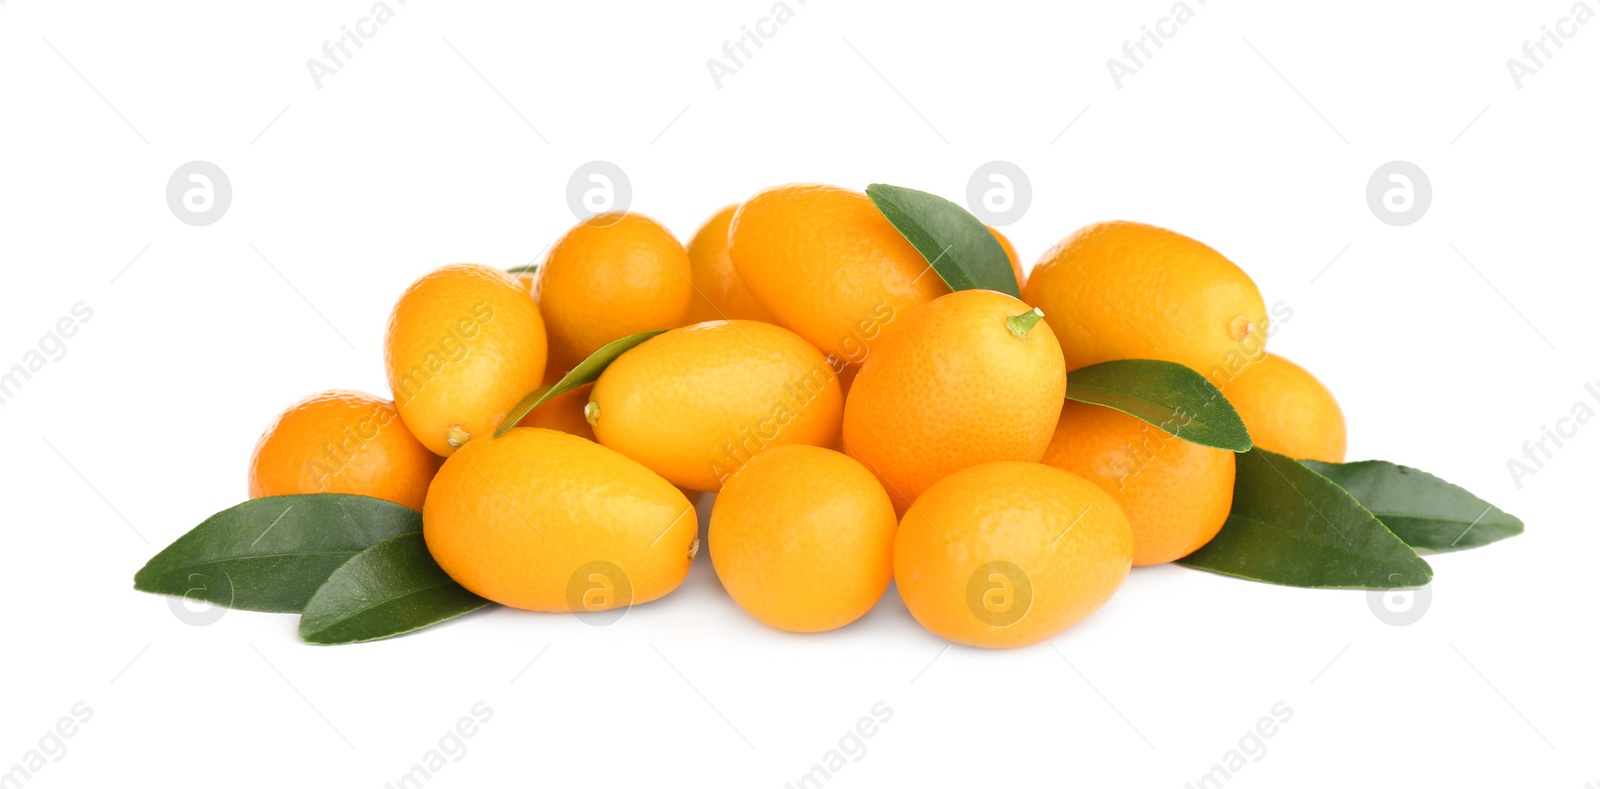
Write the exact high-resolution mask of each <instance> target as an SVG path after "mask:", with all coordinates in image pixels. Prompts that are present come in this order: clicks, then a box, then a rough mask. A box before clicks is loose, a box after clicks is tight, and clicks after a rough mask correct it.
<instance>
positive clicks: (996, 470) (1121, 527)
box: [894, 462, 1133, 647]
mask: <svg viewBox="0 0 1600 789" xmlns="http://www.w3.org/2000/svg"><path fill="white" fill-rule="evenodd" d="M1132 556H1133V535H1132V533H1131V532H1130V531H1129V529H1128V520H1127V518H1125V517H1124V516H1123V514H1122V510H1121V509H1120V508H1118V506H1117V503H1116V502H1115V501H1113V500H1112V499H1111V497H1110V496H1108V495H1106V492H1105V491H1103V490H1101V489H1100V488H1098V487H1096V486H1095V485H1094V484H1093V483H1091V482H1089V481H1088V480H1085V479H1083V478H1082V477H1079V476H1077V475H1074V474H1070V473H1068V472H1065V471H1062V470H1061V469H1058V468H1055V467H1053V466H1045V465H1040V464H1038V463H1010V462H1005V463H985V464H983V465H979V466H973V467H971V468H967V469H962V470H961V471H957V472H956V473H954V474H951V475H950V476H948V477H945V478H944V479H942V480H939V482H938V483H936V484H935V485H934V486H933V487H931V488H928V491H927V492H926V493H924V494H922V496H921V497H919V498H918V499H917V502H916V504H915V506H913V507H912V508H911V511H910V512H908V513H906V515H905V518H904V519H903V520H901V522H900V530H899V532H897V533H896V535H895V540H894V579H895V583H896V584H897V585H898V587H899V590H900V596H901V598H903V599H904V600H905V603H906V608H908V609H910V611H911V615H912V616H913V617H916V620H917V621H918V622H920V623H922V626H923V627H926V628H927V629H928V630H930V631H932V632H933V633H935V634H936V635H938V636H940V637H942V638H946V639H949V640H951V641H955V642H957V643H961V644H967V645H970V646H976V647H1019V646H1025V645H1027V644H1032V643H1036V642H1038V641H1043V640H1044V639H1047V638H1051V637H1053V636H1055V635H1056V634H1058V633H1060V632H1061V631H1063V630H1066V629H1067V628H1068V627H1070V626H1071V625H1073V624H1074V623H1076V622H1078V621H1079V620H1081V619H1083V618H1084V617H1086V616H1088V615H1089V614H1091V613H1093V612H1094V610H1095V609H1097V608H1099V607H1100V606H1101V605H1102V604H1104V603H1105V601H1106V600H1108V599H1110V598H1111V594H1112V593H1113V592H1115V591H1116V590H1117V587H1118V586H1120V585H1121V584H1122V580H1123V579H1124V578H1126V577H1127V576H1128V568H1129V564H1130V560H1131V558H1132ZM991 562H1006V563H1009V565H1010V566H1005V565H999V566H996V565H993V564H990V563H991ZM1029 591H1031V599H1027V598H1028V597H1029V595H1028V594H1027V593H1028V592H1029Z"/></svg>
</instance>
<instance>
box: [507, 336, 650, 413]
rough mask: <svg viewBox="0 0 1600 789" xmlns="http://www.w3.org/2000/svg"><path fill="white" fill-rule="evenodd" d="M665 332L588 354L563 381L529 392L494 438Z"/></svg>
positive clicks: (628, 339)
mask: <svg viewBox="0 0 1600 789" xmlns="http://www.w3.org/2000/svg"><path fill="white" fill-rule="evenodd" d="M664 333H666V330H665V329H658V330H656V331H642V332H639V333H638V334H630V335H628V336H626V337H623V338H621V339H616V340H612V341H611V342H608V343H606V344H605V345H602V346H600V350H598V351H595V352H594V353H591V354H589V358H587V359H584V360H583V361H581V362H579V363H578V366H577V367H574V368H572V370H571V371H570V372H568V373H567V374H566V375H563V376H561V380H559V381H556V382H555V383H553V384H551V385H549V386H541V387H539V388H538V389H535V390H533V391H531V392H529V393H528V395H527V396H526V397H524V398H522V399H521V400H518V401H517V404H516V405H514V406H512V407H511V412H510V413H508V414H506V418H505V419H504V420H503V421H501V422H500V427H498V428H495V431H494V437H495V438H499V437H501V436H503V435H505V434H506V431H507V430H510V429H511V428H513V427H516V426H517V423H518V422H521V421H522V418H523V417H525V416H527V415H528V412H529V411H532V410H533V409H535V408H538V407H539V406H541V405H544V404H545V402H547V401H549V400H550V399H551V398H553V397H555V396H557V395H562V394H566V393H567V392H570V391H572V390H573V389H577V388H578V387H580V386H583V385H584V384H592V383H594V382H595V380H596V379H598V378H599V377H600V374H601V373H603V372H605V371H606V368H607V367H610V366H611V363H612V362H614V361H616V360H617V357H618V356H621V355H622V354H624V353H627V352H628V351H630V350H633V348H634V346H636V345H638V344H639V343H642V342H644V341H645V340H648V339H650V338H651V337H654V336H656V335H657V334H664Z"/></svg>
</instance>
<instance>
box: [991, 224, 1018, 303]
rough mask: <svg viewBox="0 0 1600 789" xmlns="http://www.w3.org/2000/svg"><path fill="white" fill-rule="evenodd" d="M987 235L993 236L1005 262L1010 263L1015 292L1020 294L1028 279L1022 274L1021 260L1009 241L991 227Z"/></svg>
mask: <svg viewBox="0 0 1600 789" xmlns="http://www.w3.org/2000/svg"><path fill="white" fill-rule="evenodd" d="M984 227H989V226H988V225H984ZM989 235H991V236H994V240H996V241H998V242H1000V248H1001V249H1003V250H1005V251H1006V260H1008V261H1010V262H1011V276H1013V277H1016V278H1017V291H1018V292H1019V293H1020V292H1021V291H1022V286H1023V285H1026V284H1027V283H1028V277H1027V275H1026V274H1023V273H1022V259H1021V258H1018V257H1017V248H1016V247H1014V246H1011V239H1009V238H1006V237H1005V235H1004V234H1003V233H1001V232H1000V231H998V230H995V229H994V228H992V227H989Z"/></svg>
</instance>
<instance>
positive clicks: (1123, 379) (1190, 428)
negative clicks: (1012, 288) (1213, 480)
mask: <svg viewBox="0 0 1600 789" xmlns="http://www.w3.org/2000/svg"><path fill="white" fill-rule="evenodd" d="M1049 320H1050V318H1049V316H1045V321H1046V322H1048V321H1049ZM1067 399H1068V400H1076V401H1077V402H1080V403H1090V404H1092V405H1103V406H1105V407H1107V408H1111V409H1115V410H1117V411H1121V412H1122V413H1124V414H1127V415H1129V416H1132V417H1135V418H1138V419H1142V420H1144V421H1145V422H1149V423H1150V424H1152V425H1155V426H1156V427H1159V428H1161V429H1162V430H1165V431H1166V432H1168V433H1171V434H1172V435H1174V436H1177V437H1178V438H1181V439H1183V440H1185V441H1191V442H1193V443H1196V444H1200V445H1201V446H1208V447H1215V448H1217V449H1228V450H1232V451H1234V452H1246V451H1249V449H1250V446H1251V444H1250V431H1249V430H1246V429H1245V426H1244V420H1243V419H1240V418H1239V412H1237V411H1235V410H1233V404H1232V403H1229V402H1228V398H1226V397H1223V396H1222V391H1221V390H1219V389H1217V387H1216V386H1214V385H1213V384H1212V383H1211V382H1210V381H1208V380H1206V377H1205V376H1203V375H1201V374H1199V373H1197V372H1195V371H1194V370H1191V369H1189V368H1188V367H1185V366H1184V365H1181V364H1178V363H1176V362H1163V361H1157V360H1155V359H1126V360H1123V361H1117V362H1102V363H1100V364H1092V365H1089V366H1088V367H1083V368H1080V369H1077V370H1073V371H1072V372H1070V373H1068V374H1067Z"/></svg>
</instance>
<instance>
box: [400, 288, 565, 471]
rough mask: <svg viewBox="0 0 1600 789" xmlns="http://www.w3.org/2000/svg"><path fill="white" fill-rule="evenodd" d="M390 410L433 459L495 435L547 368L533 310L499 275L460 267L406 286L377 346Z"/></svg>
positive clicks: (535, 308)
mask: <svg viewBox="0 0 1600 789" xmlns="http://www.w3.org/2000/svg"><path fill="white" fill-rule="evenodd" d="M383 351H384V360H385V367H386V369H387V371H388V374H389V388H390V390H391V391H393V392H394V397H395V407H396V409H398V410H399V411H400V417H401V418H402V419H404V420H405V423H406V427H409V428H411V433H412V435H415V436H416V437H417V440H418V441H421V442H422V445H423V446H425V447H427V448H428V449H431V450H433V452H434V453H435V454H439V455H449V454H450V453H451V452H454V451H455V449H456V447H459V446H460V445H461V444H464V443H466V441H468V440H471V439H472V438H477V437H486V436H488V435H490V434H491V433H493V432H494V429H495V428H496V427H497V426H498V425H499V423H500V420H501V419H504V418H505V415H506V413H507V412H508V411H510V410H511V407H512V406H514V405H516V404H517V401H518V400H521V399H522V397H523V395H526V394H527V393H529V392H531V391H533V390H534V389H537V388H538V387H539V381H541V380H542V379H543V376H544V370H545V326H544V320H543V319H542V318H541V317H540V315H539V306H538V305H537V304H535V303H534V301H533V298H532V297H531V296H530V295H529V294H528V292H527V291H526V290H524V289H523V288H522V287H521V286H520V285H519V284H518V283H517V281H516V279H515V277H513V276H512V275H510V274H507V273H505V272H503V271H499V270H496V269H492V268H489V267H487V266H478V265H473V264H469V263H461V264H456V265H451V266H445V267H444V268H440V269H437V270H435V271H433V272H431V273H429V274H427V275H425V276H423V277H422V278H421V279H419V280H417V281H416V282H415V283H412V285H411V287H409V288H407V289H406V292H405V293H403V294H401V296H400V300H399V301H398V302H396V303H395V305H394V311H393V312H392V313H390V315H389V331H388V334H387V336H386V337H385V339H384V344H383Z"/></svg>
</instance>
